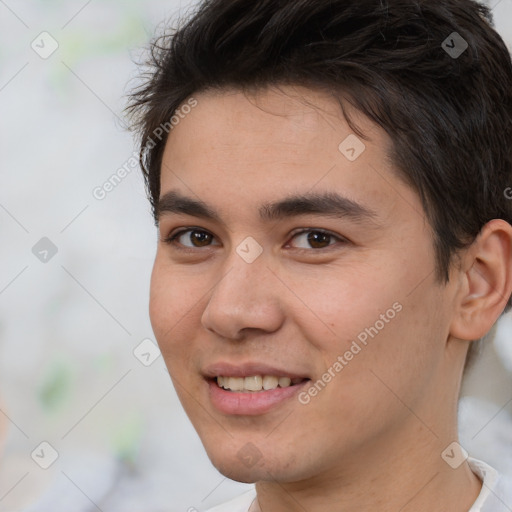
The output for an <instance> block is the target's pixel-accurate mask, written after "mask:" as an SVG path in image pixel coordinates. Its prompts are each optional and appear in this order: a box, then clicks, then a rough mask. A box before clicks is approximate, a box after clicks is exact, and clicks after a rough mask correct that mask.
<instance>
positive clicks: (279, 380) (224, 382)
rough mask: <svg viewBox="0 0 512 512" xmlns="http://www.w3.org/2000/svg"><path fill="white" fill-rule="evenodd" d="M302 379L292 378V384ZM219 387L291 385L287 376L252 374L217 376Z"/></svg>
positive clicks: (253, 388)
mask: <svg viewBox="0 0 512 512" xmlns="http://www.w3.org/2000/svg"><path fill="white" fill-rule="evenodd" d="M302 380H303V379H300V378H299V379H293V384H298V383H299V382H302ZM217 384H218V385H219V387H221V388H224V389H229V390H230V391H262V390H269V389H276V388H277V387H278V386H279V387H281V388H287V387H288V386H291V385H292V380H291V379H290V378H289V377H276V376H274V375H264V376H261V375H252V376H250V377H245V378H244V377H225V376H219V377H217Z"/></svg>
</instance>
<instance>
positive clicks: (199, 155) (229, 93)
mask: <svg viewBox="0 0 512 512" xmlns="http://www.w3.org/2000/svg"><path fill="white" fill-rule="evenodd" d="M194 98H195V99H196V100H197V105H196V106H195V107H194V108H193V109H191V111H190V113H188V114H187V115H185V116H183V118H182V119H181V120H180V122H179V123H178V124H177V125H176V126H174V128H173V130H172V131H171V132H170V134H169V137H168V140H167V144H166V147H165V151H164V157H163V164H162V169H161V194H162V195H163V194H165V192H166V191H168V190H171V189H178V190H180V191H181V192H182V193H183V194H184V195H188V196H190V195H196V196H200V198H201V199H202V200H203V201H205V202H213V203H216V204H219V200H220V199H221V198H223V200H224V202H225V203H226V202H229V201H231V202H233V201H235V202H237V204H238V206H239V207H242V206H244V207H246V209H247V207H249V206H250V205H252V204H254V207H255V208H257V204H261V202H262V200H276V199H280V198H282V197H283V196H284V195H291V194H298V193H301V194H304V193H306V192H319V193H323V192H326V191H327V192H328V191H336V192H339V193H342V194H343V195H344V196H346V197H348V198H350V199H353V200H354V201H358V202H363V203H364V202H368V199H369V198H371V202H372V204H375V205H377V206H379V207H381V208H384V209H387V210H389V209H390V208H391V207H392V206H393V205H395V204H396V202H397V199H398V198H400V197H401V196H403V195H404V194H405V195H408V196H411V197H410V200H411V201H415V202H416V201H417V198H416V197H415V194H413V192H412V190H410V189H409V187H407V186H406V185H405V184H404V183H402V181H401V180H400V179H399V178H398V177H397V176H396V173H395V170H394V169H393V166H392V164H391V162H390V159H389V157H388V153H389V148H390V147H391V141H390V139H389V137H388V136H387V134H386V133H385V132H384V131H383V130H382V129H380V128H379V127H377V126H376V125H375V124H373V123H371V122H370V121H369V120H368V119H366V118H364V117H363V116H362V115H358V113H357V111H354V110H350V109H349V110H348V111H349V114H350V116H351V119H353V120H354V121H355V123H356V125H357V127H358V128H359V129H361V131H362V132H363V133H364V135H365V139H362V138H361V137H357V136H356V135H355V134H354V133H353V130H352V129H351V128H350V126H349V125H348V123H347V122H346V120H345V118H344V116H343V114H342V110H341V107H340V105H339V102H338V101H337V100H336V99H335V98H333V97H331V96H329V95H327V94H325V93H323V92H318V91H313V90H310V89H305V88H301V87H290V86H287V87H283V88H281V89H279V90H276V89H265V90H260V91H257V92H255V93H251V94H250V95H249V94H244V93H243V92H241V91H238V90H225V91H214V92H213V91H208V92H203V93H200V94H197V95H194ZM347 108H348V107H347ZM347 150H348V151H347ZM210 200H211V201H210ZM409 208H410V206H409ZM417 209H418V211H421V207H420V206H419V204H417Z"/></svg>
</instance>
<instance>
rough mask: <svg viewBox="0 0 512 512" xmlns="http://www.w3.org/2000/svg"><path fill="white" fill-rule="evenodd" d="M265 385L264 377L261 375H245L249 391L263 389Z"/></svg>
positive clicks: (246, 386) (245, 384) (245, 382)
mask: <svg viewBox="0 0 512 512" xmlns="http://www.w3.org/2000/svg"><path fill="white" fill-rule="evenodd" d="M262 386H263V378H262V377H260V376H259V375H255V376H254V377H245V379H244V388H245V389H247V390H249V391H261V388H262Z"/></svg>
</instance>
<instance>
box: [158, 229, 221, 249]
mask: <svg viewBox="0 0 512 512" xmlns="http://www.w3.org/2000/svg"><path fill="white" fill-rule="evenodd" d="M213 240H214V236H213V235H212V234H211V233H208V231H204V230H202V229H183V230H181V231H179V232H178V233H176V234H174V235H171V236H170V237H169V238H168V239H167V242H168V243H170V244H176V243H177V244H179V245H183V246H184V247H191V248H198V247H207V246H209V245H212V242H213Z"/></svg>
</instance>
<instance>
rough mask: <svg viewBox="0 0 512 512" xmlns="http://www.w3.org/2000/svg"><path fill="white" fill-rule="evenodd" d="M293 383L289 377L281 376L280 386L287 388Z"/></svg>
mask: <svg viewBox="0 0 512 512" xmlns="http://www.w3.org/2000/svg"><path fill="white" fill-rule="evenodd" d="M291 383H292V379H290V378H289V377H279V387H281V388H287V387H288V386H289V385H290V384H291Z"/></svg>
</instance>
